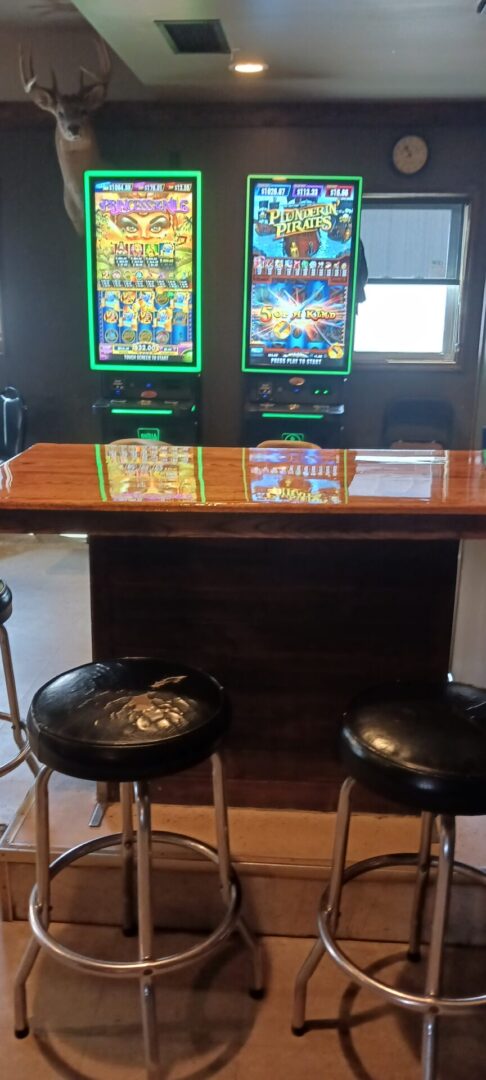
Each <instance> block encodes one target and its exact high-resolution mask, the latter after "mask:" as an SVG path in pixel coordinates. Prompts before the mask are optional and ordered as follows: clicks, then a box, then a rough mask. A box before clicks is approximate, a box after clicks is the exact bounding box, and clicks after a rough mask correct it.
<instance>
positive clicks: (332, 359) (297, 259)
mask: <svg viewBox="0 0 486 1080" xmlns="http://www.w3.org/2000/svg"><path fill="white" fill-rule="evenodd" d="M361 196H362V180H361V178H360V177H356V176H355V177H314V176H311V177H309V176H287V177H271V176H249V177H248V189H247V215H246V247H245V262H246V270H245V299H244V316H243V322H244V331H243V360H242V367H243V371H253V372H265V374H269V373H270V372H272V371H274V372H276V373H285V372H290V373H295V372H306V373H307V374H316V375H331V374H335V375H347V374H348V373H349V371H350V370H351V359H352V349H353V330H354V318H355V307H356V299H355V296H356V276H357V269H358V241H359V224H360V213H361Z"/></svg>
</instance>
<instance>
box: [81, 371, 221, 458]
mask: <svg viewBox="0 0 486 1080" xmlns="http://www.w3.org/2000/svg"><path fill="white" fill-rule="evenodd" d="M102 392H103V397H102V398H100V399H99V400H98V401H95V403H94V405H93V417H94V425H95V433H96V439H99V440H100V441H101V442H104V443H109V442H113V441H114V440H116V439H146V440H147V441H152V442H167V443H171V444H172V445H174V446H197V445H198V443H199V436H200V431H199V425H200V409H199V379H198V378H197V377H194V376H193V377H192V378H191V377H190V376H187V375H186V376H183V377H180V378H179V377H176V376H174V377H172V378H170V377H169V376H166V377H165V378H161V377H159V376H157V375H154V376H152V377H150V376H149V377H148V378H147V377H145V375H139V376H137V375H132V374H129V375H128V377H126V378H124V377H123V375H122V374H120V376H117V377H115V378H105V379H104V385H103V388H102Z"/></svg>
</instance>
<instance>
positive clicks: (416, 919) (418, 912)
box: [408, 813, 435, 961]
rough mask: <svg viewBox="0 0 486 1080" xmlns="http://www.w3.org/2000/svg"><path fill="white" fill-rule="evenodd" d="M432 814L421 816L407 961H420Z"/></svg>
mask: <svg viewBox="0 0 486 1080" xmlns="http://www.w3.org/2000/svg"><path fill="white" fill-rule="evenodd" d="M434 820H435V816H434V814H428V813H424V814H422V828H421V836H420V848H419V855H418V864H417V876H416V878H415V892H414V895H413V904H412V916H411V920H410V937H409V941H408V959H409V960H412V961H417V960H420V945H421V940H422V924H423V916H424V906H425V896H426V893H427V883H428V880H429V870H430V846H431V843H432V829H433V827H434Z"/></svg>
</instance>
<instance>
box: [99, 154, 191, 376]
mask: <svg viewBox="0 0 486 1080" xmlns="http://www.w3.org/2000/svg"><path fill="white" fill-rule="evenodd" d="M85 212H86V254H87V277H88V319H89V344H90V366H91V368H93V369H96V370H98V371H113V370H117V371H158V372H162V371H177V372H182V371H189V372H195V371H200V370H201V352H200V350H201V303H200V264H201V257H200V244H201V228H200V221H201V174H200V173H197V172H192V173H185V172H184V173H182V172H179V173H176V172H172V173H161V172H144V173H141V172H140V173H139V172H130V173H128V172H99V171H94V172H93V171H92V172H87V173H85Z"/></svg>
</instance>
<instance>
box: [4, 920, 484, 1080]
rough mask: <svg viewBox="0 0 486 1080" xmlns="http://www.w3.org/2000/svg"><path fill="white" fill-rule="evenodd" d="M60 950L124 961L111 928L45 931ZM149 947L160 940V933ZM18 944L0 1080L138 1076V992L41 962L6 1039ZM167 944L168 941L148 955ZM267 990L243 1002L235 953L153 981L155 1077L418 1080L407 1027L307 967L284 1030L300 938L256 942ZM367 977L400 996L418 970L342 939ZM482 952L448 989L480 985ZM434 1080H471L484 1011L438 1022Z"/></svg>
mask: <svg viewBox="0 0 486 1080" xmlns="http://www.w3.org/2000/svg"><path fill="white" fill-rule="evenodd" d="M56 932H57V933H58V935H59V937H60V938H61V939H62V940H63V941H64V942H66V943H69V944H70V945H71V946H72V947H75V948H82V949H85V950H86V951H88V950H97V951H98V954H99V955H108V954H109V953H111V955H116V956H117V957H121V956H122V955H124V956H125V955H127V948H130V947H131V948H132V949H133V948H134V945H133V943H131V945H130V944H127V941H126V940H125V939H123V937H122V936H121V934H120V933H119V931H117V930H114V929H102V928H93V927H88V928H84V927H80V926H78V927H72V926H71V927H65V926H58V927H57V928H56ZM160 937H161V935H160ZM26 939H27V928H26V926H25V924H24V923H11V924H7V925H4V927H3V931H2V929H1V928H0V1046H1V1048H2V1066H1V1068H0V1074H1V1075H2V1076H3V1077H5V1078H6V1080H7V1077H8V1078H9V1080H31V1078H35V1080H47V1078H48V1077H52V1078H54V1077H64V1078H65V1080H102V1078H103V1080H108V1078H111V1077H119V1078H120V1080H138V1078H140V1080H141V1078H143V1077H144V1075H145V1072H144V1068H143V1051H142V1039H141V1028H140V1021H139V1012H138V989H137V987H136V985H135V984H131V983H127V982H126V981H125V982H121V981H120V982H118V981H116V982H115V981H111V980H102V979H93V978H91V977H88V976H81V975H78V974H74V973H72V972H70V971H69V970H68V969H67V968H62V967H60V966H59V965H57V964H56V965H55V967H54V964H53V962H52V961H51V960H49V959H41V960H40V961H39V963H38V966H37V967H36V968H35V969H34V973H33V976H32V978H31V982H30V984H29V989H30V993H29V1012H30V1015H31V1017H32V1031H31V1035H30V1036H29V1038H27V1039H24V1040H22V1041H18V1040H16V1039H15V1038H14V1036H13V1034H12V1006H11V982H12V978H13V974H14V971H15V968H16V965H17V963H18V960H19V957H20V955H21V952H22V949H23V947H24V944H25V942H26ZM171 945H172V946H173V947H176V946H177V945H179V946H180V935H179V936H174V935H170V936H168V937H167V938H166V939H165V940H164V941H163V945H162V948H163V949H168V948H170V947H171ZM264 947H265V955H266V969H267V984H268V992H267V995H266V997H265V999H264V1001H262V1002H254V1001H252V1000H251V999H250V997H249V996H248V994H247V993H246V989H245V986H246V976H247V970H248V969H247V962H246V955H245V953H244V952H243V951H242V950H241V949H240V947H239V946H237V945H230V946H228V947H227V948H226V949H223V950H222V951H221V952H220V953H219V954H218V955H217V957H216V958H213V959H212V960H211V961H210V962H206V963H205V964H200V965H199V966H198V967H196V968H193V969H187V970H186V971H182V972H179V973H177V974H173V975H172V976H166V977H164V978H162V979H160V980H159V982H158V990H157V1002H158V1022H159V1031H160V1044H161V1061H162V1065H161V1069H160V1080H209V1078H210V1077H213V1076H214V1077H218V1078H221V1080H260V1078H261V1080H280V1078H283V1077H285V1078H288V1080H300V1078H303V1080H304V1078H305V1080H313V1078H314V1077H315V1078H316V1080H317V1078H319V1080H323V1078H325V1080H419V1077H420V1065H419V1053H420V1020H419V1019H418V1018H417V1017H415V1016H409V1015H408V1013H405V1012H403V1011H402V1010H396V1009H392V1008H390V1007H388V1006H387V1005H385V1004H384V1003H382V1002H380V1001H379V999H378V998H376V997H372V996H370V995H369V994H368V993H365V992H363V991H360V992H358V991H357V990H356V989H354V988H353V987H352V986H350V985H349V984H347V983H346V980H345V979H344V978H343V977H342V976H341V975H340V974H339V973H338V972H337V971H336V969H335V968H334V967H333V966H331V963H330V961H329V960H327V961H324V962H323V964H322V965H321V967H320V968H319V970H318V972H317V974H316V976H315V978H314V981H313V983H312V990H311V992H310V994H309V1006H310V1008H309V1017H310V1018H311V1019H312V1021H313V1022H312V1025H311V1029H310V1030H309V1032H308V1034H307V1035H306V1036H305V1037H304V1038H302V1039H297V1038H295V1037H294V1036H292V1035H291V1033H290V1030H289V1022H290V1004H291V993H292V985H293V979H294V975H295V972H296V970H297V969H298V967H299V965H300V963H301V962H302V960H303V959H304V957H305V955H306V953H307V950H308V947H309V942H308V941H306V940H302V939H298V938H266V939H265V940H264ZM347 947H348V949H349V952H350V953H351V954H352V955H353V957H355V958H356V959H357V960H359V961H360V962H361V963H362V964H363V965H364V966H365V967H367V969H368V970H369V971H374V972H376V973H378V972H382V973H383V976H384V977H389V978H391V979H392V980H393V981H396V982H398V983H399V984H400V985H401V986H402V987H404V986H407V987H410V986H411V985H413V986H414V987H415V986H417V987H418V984H419V981H420V978H421V976H422V974H423V971H422V965H414V966H413V967H412V968H411V967H410V965H405V964H404V963H403V956H404V950H403V946H400V945H398V946H393V945H390V944H388V945H379V944H371V943H367V944H364V943H360V944H357V943H350V944H349V945H348V946H347ZM485 959H486V957H485V955H484V950H477V951H476V950H466V951H462V950H454V949H452V950H450V957H449V961H450V962H449V965H448V967H449V968H450V972H449V974H450V975H451V976H453V978H452V981H451V988H455V989H458V988H460V986H462V987H464V985H465V984H466V985H468V986H469V988H470V989H471V990H474V989H475V988H478V989H479V987H480V985H481V975H483V977H484V966H485V963H484V962H485ZM440 1051H441V1052H440V1059H441V1067H440V1073H439V1077H440V1080H484V1077H485V1075H486V1064H485V1063H486V1029H485V1024H484V1014H482V1015H476V1016H473V1017H469V1018H467V1019H464V1020H457V1019H453V1020H451V1019H449V1020H445V1021H443V1022H442V1029H441V1043H440Z"/></svg>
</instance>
